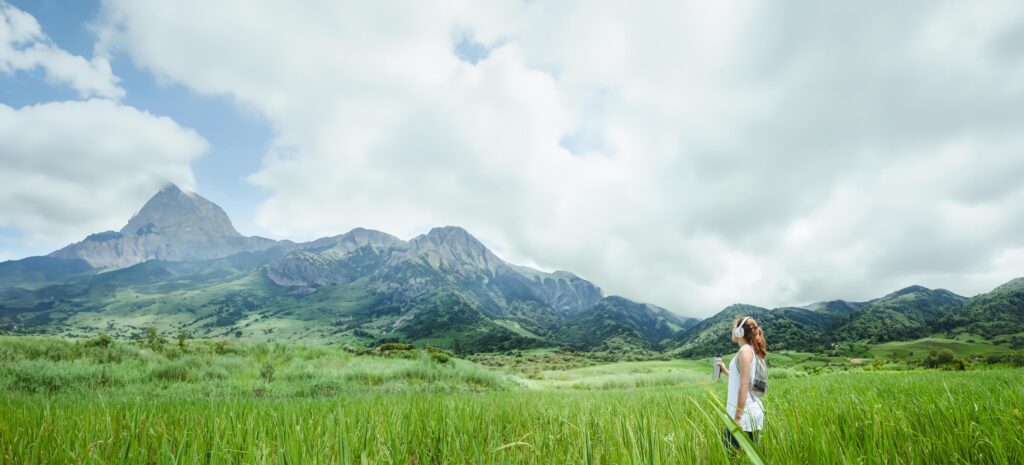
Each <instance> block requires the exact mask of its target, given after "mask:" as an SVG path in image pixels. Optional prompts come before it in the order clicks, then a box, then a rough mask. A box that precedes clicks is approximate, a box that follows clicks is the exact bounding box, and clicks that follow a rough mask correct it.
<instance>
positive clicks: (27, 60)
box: [0, 1, 125, 100]
mask: <svg viewBox="0 0 1024 465" xmlns="http://www.w3.org/2000/svg"><path fill="white" fill-rule="evenodd" d="M36 68H42V70H43V71H44V72H45V73H46V78H47V80H49V81H51V82H53V83H58V84H64V85H68V86H70V87H72V88H73V89H75V91H77V92H78V93H79V95H81V96H82V97H104V98H109V99H115V100H116V99H120V98H122V97H124V94H125V92H124V89H122V88H121V87H120V86H119V85H118V82H119V79H118V78H117V77H116V76H114V73H113V72H112V71H111V70H110V62H109V61H107V59H106V58H103V57H95V58H93V59H91V60H86V59H85V58H83V57H80V56H78V55H72V54H70V53H68V52H67V51H65V50H63V49H61V48H60V47H57V46H56V45H54V43H53V41H51V40H50V38H49V37H47V36H46V34H44V33H43V31H42V29H41V28H40V26H39V22H38V21H36V19H35V18H34V17H32V15H30V14H28V13H26V12H24V11H21V10H19V9H17V8H15V7H14V6H12V5H10V4H8V3H6V2H4V1H0V73H4V74H12V73H14V72H16V71H26V70H33V69H36Z"/></svg>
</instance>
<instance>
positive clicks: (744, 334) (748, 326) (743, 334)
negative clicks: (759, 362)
mask: <svg viewBox="0 0 1024 465" xmlns="http://www.w3.org/2000/svg"><path fill="white" fill-rule="evenodd" d="M741 328H742V329H741ZM732 340H733V342H735V343H737V344H743V343H747V344H750V346H751V347H753V348H754V353H756V354H757V356H758V357H761V358H764V357H765V356H766V355H768V342H767V341H765V339H764V331H763V330H761V327H760V326H758V325H757V320H755V319H753V318H751V317H749V316H745V317H742V318H737V319H736V321H734V322H733V323H732Z"/></svg>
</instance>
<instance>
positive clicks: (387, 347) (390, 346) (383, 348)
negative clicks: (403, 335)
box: [377, 342, 416, 352]
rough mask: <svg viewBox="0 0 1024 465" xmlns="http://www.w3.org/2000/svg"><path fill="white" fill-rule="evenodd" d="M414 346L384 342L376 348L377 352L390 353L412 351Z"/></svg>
mask: <svg viewBox="0 0 1024 465" xmlns="http://www.w3.org/2000/svg"><path fill="white" fill-rule="evenodd" d="M415 348H416V346H414V345H412V344H403V343H401V342H385V343H384V344H381V345H379V346H377V351H379V352H391V351H393V350H413V349H415Z"/></svg>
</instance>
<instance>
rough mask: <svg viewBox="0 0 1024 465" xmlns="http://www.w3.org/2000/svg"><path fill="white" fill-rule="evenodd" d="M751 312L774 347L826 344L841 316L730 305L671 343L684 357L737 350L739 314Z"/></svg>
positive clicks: (808, 347) (807, 347)
mask: <svg viewBox="0 0 1024 465" xmlns="http://www.w3.org/2000/svg"><path fill="white" fill-rule="evenodd" d="M743 316H751V317H753V318H754V319H755V320H757V322H758V324H759V325H760V326H761V327H762V328H764V330H765V333H766V335H767V336H768V345H769V349H770V350H784V349H785V350H799V351H809V352H813V351H819V350H822V349H824V348H825V346H826V343H827V340H826V338H825V334H826V333H827V331H828V329H829V328H830V327H831V326H832V325H834V324H835V323H836V322H837V321H840V318H841V317H839V316H836V315H834V314H831V313H826V312H820V311H816V310H808V309H806V308H800V307H784V308H777V309H774V310H769V309H766V308H762V307H756V306H753V305H745V304H735V305H731V306H729V307H726V308H725V309H723V310H722V311H720V312H718V313H717V314H715V315H714V316H712V317H710V318H707V319H705V320H703V321H701V322H700V323H698V324H696V325H694V326H693V327H691V328H689V329H687V330H686V331H684V332H682V333H680V334H678V335H677V336H675V339H674V341H673V342H672V343H670V344H669V346H671V347H673V352H674V353H676V354H678V355H680V356H683V357H707V356H712V355H722V354H725V353H729V352H733V351H735V349H736V344H735V343H733V342H732V339H731V334H732V328H733V325H734V322H735V320H736V319H737V318H740V317H743Z"/></svg>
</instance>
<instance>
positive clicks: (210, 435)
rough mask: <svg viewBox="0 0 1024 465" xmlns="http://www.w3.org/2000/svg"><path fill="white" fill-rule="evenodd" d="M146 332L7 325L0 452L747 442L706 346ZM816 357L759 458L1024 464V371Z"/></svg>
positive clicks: (351, 454) (79, 456) (391, 452)
mask: <svg viewBox="0 0 1024 465" xmlns="http://www.w3.org/2000/svg"><path fill="white" fill-rule="evenodd" d="M155 343H156V346H155V347H154V346H150V345H148V344H145V343H134V342H131V343H130V342H119V341H104V340H100V339H92V340H88V341H84V340H81V341H67V340H62V339H55V338H0V389H2V393H3V394H2V396H0V412H3V415H2V416H0V464H18V465H21V464H68V463H76V464H77V463H81V464H125V463H130V464H136V463H137V464H151V463H152V464H200V463H201V464H328V463H329V464H363V463H366V464H370V463H374V464H375V463H384V464H577V463H582V464H677V463H707V464H727V463H744V462H748V461H750V460H751V458H750V457H748V456H746V455H737V454H734V453H732V452H727V451H726V450H725V449H724V448H723V447H722V445H721V434H722V429H723V427H724V426H725V423H724V420H723V419H722V418H721V415H720V414H719V410H718V409H719V405H720V404H721V402H722V399H723V398H724V396H725V382H724V380H723V381H719V382H713V381H712V380H710V364H709V362H708V361H707V360H646V361H632V362H618V363H607V362H603V361H599V360H594V359H592V358H589V357H590V356H589V355H587V354H576V353H565V352H558V351H536V352H528V353H513V354H508V355H501V356H500V357H508V358H516V359H519V360H520V361H521V362H522V363H519V364H514V363H501V364H500V365H501V366H489V365H488V363H492V364H497V363H496V361H495V360H489V359H487V358H486V357H484V356H481V357H471V360H466V359H461V358H457V357H454V356H453V354H450V353H445V352H443V351H438V350H424V349H413V350H404V349H405V348H397V349H394V350H390V351H363V350H351V349H350V350H345V349H343V348H339V347H329V346H300V345H284V344H273V343H271V344H266V343H263V344H239V343H234V342H226V341H183V344H182V345H178V343H177V342H175V341H156V342H155ZM774 356H775V355H774V354H773V355H770V356H769V360H770V361H771V360H772V357H774ZM490 357H498V355H494V356H490ZM814 357H815V356H813V355H811V354H800V353H789V354H778V357H777V361H776V362H774V363H773V367H772V371H771V375H772V383H771V386H770V390H769V394H768V396H767V397H766V398H765V399H764V403H765V409H766V411H767V417H768V420H767V425H766V428H765V431H764V435H763V437H762V439H761V442H760V444H759V446H758V447H757V452H758V454H759V456H760V459H761V460H762V461H763V463H783V464H790V463H804V464H850V463H858V464H876V463H877V464H882V463H929V464H930V463H972V464H973V463H993V464H1016V463H1022V462H1024V442H1022V437H1021V436H1022V435H1021V434H1020V432H1021V427H1020V425H1021V424H1024V386H1022V383H1021V379H1024V369H1021V368H1012V367H1010V366H1009V365H977V366H972V367H971V369H968V370H964V371H946V370H925V369H921V368H915V367H913V366H904V367H902V368H901V369H899V370H887V369H877V370H873V369H867V368H860V367H851V368H849V369H842V370H830V371H818V372H817V373H818V374H813V375H808V373H807V371H805V370H804V369H803V368H802V367H803V366H804V365H805V364H808V363H812V362H813V360H812V359H813V358H814Z"/></svg>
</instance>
